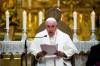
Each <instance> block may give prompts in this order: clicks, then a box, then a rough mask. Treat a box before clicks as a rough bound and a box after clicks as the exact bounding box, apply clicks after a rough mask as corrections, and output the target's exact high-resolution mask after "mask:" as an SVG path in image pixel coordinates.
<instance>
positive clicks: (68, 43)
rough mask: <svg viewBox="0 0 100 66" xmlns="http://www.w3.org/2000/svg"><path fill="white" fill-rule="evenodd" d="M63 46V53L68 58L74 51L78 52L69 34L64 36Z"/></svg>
mask: <svg viewBox="0 0 100 66" xmlns="http://www.w3.org/2000/svg"><path fill="white" fill-rule="evenodd" d="M63 48H64V53H65V54H66V55H67V57H68V58H69V57H71V56H72V55H73V54H75V53H79V51H78V50H77V48H76V47H75V45H74V44H73V42H72V40H71V39H70V37H69V36H67V37H66V40H65V44H64V47H63Z"/></svg>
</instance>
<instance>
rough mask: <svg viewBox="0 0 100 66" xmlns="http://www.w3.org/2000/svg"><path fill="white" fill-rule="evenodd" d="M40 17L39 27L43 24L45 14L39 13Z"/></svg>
mask: <svg viewBox="0 0 100 66" xmlns="http://www.w3.org/2000/svg"><path fill="white" fill-rule="evenodd" d="M38 17H39V18H38V19H39V26H40V25H41V24H42V22H43V12H42V11H39V13H38Z"/></svg>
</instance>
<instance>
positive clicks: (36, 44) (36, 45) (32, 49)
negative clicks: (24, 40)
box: [29, 38, 41, 56]
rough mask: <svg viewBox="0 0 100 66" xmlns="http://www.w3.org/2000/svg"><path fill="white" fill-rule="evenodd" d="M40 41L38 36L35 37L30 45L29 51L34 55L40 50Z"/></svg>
mask: <svg viewBox="0 0 100 66" xmlns="http://www.w3.org/2000/svg"><path fill="white" fill-rule="evenodd" d="M40 42H41V40H40V39H39V38H35V39H34V40H33V41H32V44H31V45H30V48H29V52H31V53H32V54H33V55H35V56H36V54H37V53H38V52H40V51H41V48H40Z"/></svg>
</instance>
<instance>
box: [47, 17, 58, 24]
mask: <svg viewBox="0 0 100 66" xmlns="http://www.w3.org/2000/svg"><path fill="white" fill-rule="evenodd" d="M48 24H54V25H57V21H56V19H55V18H48V19H46V25H48Z"/></svg>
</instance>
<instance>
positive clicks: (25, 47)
mask: <svg viewBox="0 0 100 66" xmlns="http://www.w3.org/2000/svg"><path fill="white" fill-rule="evenodd" d="M43 37H47V35H44V36H43ZM43 37H28V38H43ZM28 38H26V39H25V46H24V49H25V65H26V66H27V39H28Z"/></svg>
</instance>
